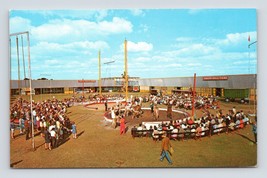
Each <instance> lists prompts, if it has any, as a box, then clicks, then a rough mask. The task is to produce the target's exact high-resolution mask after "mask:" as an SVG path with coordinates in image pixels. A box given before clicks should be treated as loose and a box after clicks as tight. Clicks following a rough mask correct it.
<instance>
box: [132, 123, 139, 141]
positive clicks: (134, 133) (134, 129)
mask: <svg viewBox="0 0 267 178" xmlns="http://www.w3.org/2000/svg"><path fill="white" fill-rule="evenodd" d="M131 134H132V137H133V138H135V137H137V136H138V135H137V128H136V126H134V127H133V128H132V129H131Z"/></svg>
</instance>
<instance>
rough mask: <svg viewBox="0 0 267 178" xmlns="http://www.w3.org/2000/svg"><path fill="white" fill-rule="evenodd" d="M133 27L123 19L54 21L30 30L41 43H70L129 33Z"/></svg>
mask: <svg viewBox="0 0 267 178" xmlns="http://www.w3.org/2000/svg"><path fill="white" fill-rule="evenodd" d="M132 28H133V25H132V23H131V22H130V21H127V20H125V19H123V18H119V17H114V18H113V19H112V21H100V22H93V21H88V20H69V19H56V20H51V21H49V22H48V23H46V24H43V25H41V26H38V27H35V28H32V31H31V32H32V35H33V37H34V38H36V39H38V40H41V41H60V40H61V41H63V42H64V41H72V40H77V39H79V40H82V39H88V38H89V39H91V38H95V36H96V35H110V34H119V33H131V32H132Z"/></svg>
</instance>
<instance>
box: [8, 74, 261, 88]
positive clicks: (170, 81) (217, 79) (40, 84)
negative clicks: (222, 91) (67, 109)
mask: <svg viewBox="0 0 267 178" xmlns="http://www.w3.org/2000/svg"><path fill="white" fill-rule="evenodd" d="M193 80H194V78H193V77H172V78H143V79H142V78H137V77H135V78H132V79H131V80H130V81H129V86H165V87H167V86H168V87H192V86H193ZM101 81H102V87H114V86H122V80H120V79H118V78H103V79H101ZM256 81H257V75H256V74H244V75H223V76H198V77H196V86H197V87H205V88H227V89H245V88H256ZM10 85H11V86H10V88H11V89H17V88H18V86H20V88H25V87H29V80H21V81H20V82H18V80H11V82H10ZM32 87H33V88H63V87H75V88H77V87H83V83H80V82H78V80H32ZM84 87H98V80H95V81H94V82H90V83H84Z"/></svg>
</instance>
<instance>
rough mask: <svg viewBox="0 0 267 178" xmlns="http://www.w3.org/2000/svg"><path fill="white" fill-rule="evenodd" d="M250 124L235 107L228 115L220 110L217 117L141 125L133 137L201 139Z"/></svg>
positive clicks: (209, 116) (135, 128)
mask: <svg viewBox="0 0 267 178" xmlns="http://www.w3.org/2000/svg"><path fill="white" fill-rule="evenodd" d="M250 123H251V121H250V119H249V118H248V116H247V115H245V114H244V112H243V111H242V110H240V111H236V108H235V107H233V109H231V110H229V111H228V112H227V113H223V111H222V110H219V111H217V113H216V114H215V115H214V114H210V113H208V114H205V115H203V116H202V117H200V118H194V117H185V118H184V119H179V120H171V121H164V122H161V123H160V124H158V123H157V122H155V124H153V122H152V123H151V124H150V125H149V126H147V125H145V124H142V123H140V124H139V125H138V126H134V127H133V128H132V136H133V137H139V136H149V137H151V138H153V139H154V140H155V141H156V140H159V139H160V137H161V135H162V134H163V133H165V132H166V133H167V135H168V137H170V139H174V140H180V139H188V138H194V139H201V137H203V136H212V135H213V134H219V133H220V132H226V133H228V132H231V131H235V130H237V129H243V128H244V127H245V126H246V125H248V124H250ZM254 130H256V129H254Z"/></svg>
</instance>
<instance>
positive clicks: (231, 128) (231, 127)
mask: <svg viewBox="0 0 267 178" xmlns="http://www.w3.org/2000/svg"><path fill="white" fill-rule="evenodd" d="M228 128H229V131H234V130H235V123H234V121H232V120H231V121H230V124H229V126H228Z"/></svg>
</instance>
